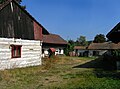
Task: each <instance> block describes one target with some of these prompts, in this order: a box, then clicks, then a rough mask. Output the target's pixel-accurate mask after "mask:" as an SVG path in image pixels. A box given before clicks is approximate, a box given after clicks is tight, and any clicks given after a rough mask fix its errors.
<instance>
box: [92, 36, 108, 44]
mask: <svg viewBox="0 0 120 89" xmlns="http://www.w3.org/2000/svg"><path fill="white" fill-rule="evenodd" d="M93 42H94V43H103V42H106V38H105V36H104V34H97V35H96V36H95V38H94V40H93Z"/></svg>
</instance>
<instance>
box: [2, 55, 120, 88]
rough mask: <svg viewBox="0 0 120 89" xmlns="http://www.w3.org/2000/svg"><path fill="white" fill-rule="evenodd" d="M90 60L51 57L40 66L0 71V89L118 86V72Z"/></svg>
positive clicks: (119, 82) (119, 80) (119, 81)
mask: <svg viewBox="0 0 120 89" xmlns="http://www.w3.org/2000/svg"><path fill="white" fill-rule="evenodd" d="M94 60H95V58H84V57H55V58H53V59H51V60H50V59H44V62H43V63H44V64H43V65H42V66H36V67H28V68H21V69H13V70H4V71H0V89H119V88H120V72H119V71H105V70H102V69H99V68H96V67H94V66H96V64H97V65H98V63H96V62H93V61H94ZM97 62H99V61H97Z"/></svg>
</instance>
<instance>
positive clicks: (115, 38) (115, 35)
mask: <svg viewBox="0 0 120 89" xmlns="http://www.w3.org/2000/svg"><path fill="white" fill-rule="evenodd" d="M106 37H107V38H108V39H109V40H110V41H112V42H115V43H118V42H120V39H119V38H120V22H119V23H118V24H117V25H116V26H115V27H114V28H113V29H112V30H111V31H110V32H109V33H108V34H107V35H106Z"/></svg>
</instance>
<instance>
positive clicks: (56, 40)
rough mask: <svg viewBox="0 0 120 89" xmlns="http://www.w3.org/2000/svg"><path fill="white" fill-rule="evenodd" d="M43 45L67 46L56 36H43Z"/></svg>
mask: <svg viewBox="0 0 120 89" xmlns="http://www.w3.org/2000/svg"><path fill="white" fill-rule="evenodd" d="M43 43H49V44H68V43H67V41H65V40H64V39H63V38H62V37H60V36H59V35H56V34H49V35H43Z"/></svg>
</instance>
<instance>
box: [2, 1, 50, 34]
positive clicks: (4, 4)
mask: <svg viewBox="0 0 120 89" xmlns="http://www.w3.org/2000/svg"><path fill="white" fill-rule="evenodd" d="M11 2H14V3H15V4H16V5H17V6H18V7H19V8H20V9H21V10H22V11H23V12H24V13H26V14H27V15H28V16H29V17H30V18H31V19H32V20H33V21H35V22H36V23H37V24H38V25H39V26H40V27H42V29H43V34H45V33H47V34H49V32H48V31H47V30H46V29H45V28H44V27H43V26H42V25H41V24H40V23H39V22H38V21H37V20H36V19H35V18H34V17H32V15H30V14H29V13H28V12H27V11H26V10H25V9H23V8H22V7H21V6H20V5H19V4H18V3H17V2H16V1H15V0H6V1H5V2H4V3H3V4H0V11H1V10H2V9H4V8H5V7H6V6H7V5H9V4H10V3H11Z"/></svg>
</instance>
